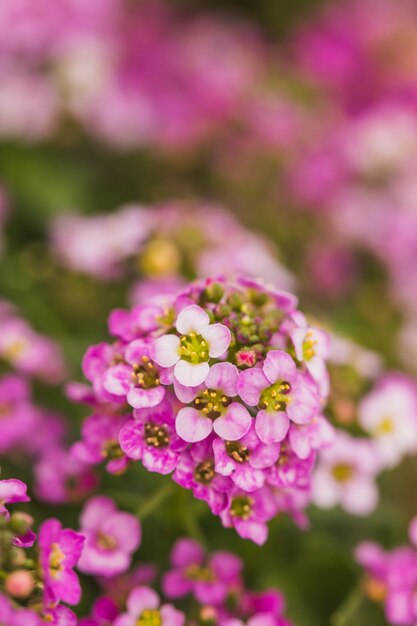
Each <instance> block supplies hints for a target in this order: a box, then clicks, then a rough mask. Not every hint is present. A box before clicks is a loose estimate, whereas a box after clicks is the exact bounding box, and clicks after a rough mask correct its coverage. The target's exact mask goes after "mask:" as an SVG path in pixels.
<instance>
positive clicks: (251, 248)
mask: <svg viewBox="0 0 417 626" xmlns="http://www.w3.org/2000/svg"><path fill="white" fill-rule="evenodd" d="M50 239H51V246H52V248H53V250H54V253H55V255H56V257H57V258H58V259H59V260H60V261H61V263H62V264H64V265H65V266H66V267H68V268H69V269H71V270H75V271H78V272H82V273H85V274H88V275H90V276H93V277H95V278H100V279H102V280H109V279H114V278H120V277H121V276H124V275H128V274H129V272H130V273H131V274H132V275H135V274H136V276H137V275H138V274H139V275H140V276H141V278H142V279H141V280H140V281H139V282H138V284H137V285H136V286H135V287H134V289H133V293H132V298H133V300H134V302H135V301H140V300H141V299H142V298H146V297H147V296H148V294H149V293H150V292H151V293H152V292H153V295H157V294H159V295H162V292H165V293H171V294H172V293H173V292H174V291H176V290H178V287H179V286H180V285H181V284H182V283H184V281H185V280H186V279H190V278H191V279H194V278H196V277H202V276H218V275H220V274H223V273H224V272H225V271H227V273H229V274H231V273H242V274H247V273H249V274H250V275H256V276H262V277H263V278H264V279H265V280H268V281H272V282H274V283H275V284H277V285H279V287H281V288H284V289H289V288H290V287H292V284H293V280H292V277H291V276H290V274H289V272H288V271H287V270H285V269H284V268H283V267H282V265H281V264H280V263H279V262H278V259H277V258H276V257H275V255H274V253H273V251H272V248H271V247H270V245H269V243H268V242H267V241H266V240H265V239H264V238H263V237H262V236H261V235H259V234H255V233H252V232H250V231H249V230H247V229H245V228H244V227H243V226H242V225H241V224H239V222H238V221H237V220H236V219H235V218H234V217H233V216H232V215H231V214H230V213H229V212H227V211H226V210H224V209H222V208H220V207H218V206H214V205H210V204H207V203H187V202H171V203H165V204H163V205H156V206H154V207H145V206H140V205H133V204H131V205H126V206H123V207H120V208H119V209H117V210H116V211H114V212H113V213H110V214H105V215H103V214H98V215H94V216H83V215H76V214H66V215H65V214H64V215H59V216H57V217H56V218H55V220H54V221H53V222H52V225H51V234H50Z"/></svg>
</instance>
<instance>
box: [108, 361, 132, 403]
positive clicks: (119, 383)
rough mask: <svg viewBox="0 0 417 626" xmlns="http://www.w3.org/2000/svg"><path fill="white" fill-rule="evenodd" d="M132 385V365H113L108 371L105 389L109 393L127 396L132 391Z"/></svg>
mask: <svg viewBox="0 0 417 626" xmlns="http://www.w3.org/2000/svg"><path fill="white" fill-rule="evenodd" d="M131 383H132V368H131V366H130V365H124V364H122V363H121V364H119V365H113V367H109V369H108V370H107V372H106V374H105V376H104V379H103V387H104V389H105V390H106V391H108V392H109V393H113V394H114V395H115V396H125V395H126V394H127V392H128V391H129V389H130V386H131Z"/></svg>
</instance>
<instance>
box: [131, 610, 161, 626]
mask: <svg viewBox="0 0 417 626" xmlns="http://www.w3.org/2000/svg"><path fill="white" fill-rule="evenodd" d="M136 626H162V618H161V614H160V612H159V611H158V610H157V609H146V611H143V613H142V615H141V616H140V617H139V619H138V621H137V622H136Z"/></svg>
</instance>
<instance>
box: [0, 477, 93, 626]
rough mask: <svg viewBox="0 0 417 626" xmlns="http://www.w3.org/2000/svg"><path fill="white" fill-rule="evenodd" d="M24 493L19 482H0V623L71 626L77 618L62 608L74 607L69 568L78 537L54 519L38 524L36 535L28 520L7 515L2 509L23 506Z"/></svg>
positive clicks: (77, 591)
mask: <svg viewBox="0 0 417 626" xmlns="http://www.w3.org/2000/svg"><path fill="white" fill-rule="evenodd" d="M26 491H27V488H26V485H25V484H24V483H22V482H21V481H20V480H16V479H6V480H0V501H1V508H0V573H1V583H0V620H1V622H2V623H4V624H7V625H11V626H14V625H16V626H17V625H18V624H25V625H26V624H28V625H29V626H40V624H42V623H45V622H48V623H53V624H61V625H64V624H65V625H68V626H76V624H77V618H76V616H75V614H74V613H73V612H72V611H71V610H70V609H68V607H66V606H65V604H70V605H75V604H78V603H79V601H80V598H81V586H80V583H79V580H78V576H77V575H76V573H75V572H74V567H75V565H76V564H77V562H78V560H79V558H80V556H81V552H82V549H83V544H84V537H83V536H82V535H81V534H79V533H76V532H75V531H73V530H71V529H66V528H63V527H62V524H61V523H60V522H59V521H58V520H57V519H55V518H51V519H48V520H46V521H44V522H43V523H42V524H41V526H40V529H39V534H38V537H36V535H35V533H34V532H33V531H32V528H31V527H32V524H33V519H32V517H31V516H30V515H28V514H27V513H24V512H19V511H18V512H13V513H9V511H8V509H7V508H6V506H5V505H6V504H13V503H16V502H27V501H28V500H29V497H28V496H27V493H26ZM27 550H29V552H28V553H27ZM62 603H64V604H62Z"/></svg>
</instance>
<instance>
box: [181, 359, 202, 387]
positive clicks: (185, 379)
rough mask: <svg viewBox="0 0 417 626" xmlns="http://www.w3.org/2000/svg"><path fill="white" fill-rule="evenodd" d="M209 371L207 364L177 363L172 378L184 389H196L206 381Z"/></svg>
mask: <svg viewBox="0 0 417 626" xmlns="http://www.w3.org/2000/svg"><path fill="white" fill-rule="evenodd" d="M209 371H210V367H209V364H208V363H189V362H188V361H178V363H177V364H176V366H175V368H174V376H175V378H176V379H177V380H178V382H179V383H181V385H184V387H197V385H201V383H203V382H204V381H205V380H206V378H207V374H208V373H209Z"/></svg>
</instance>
